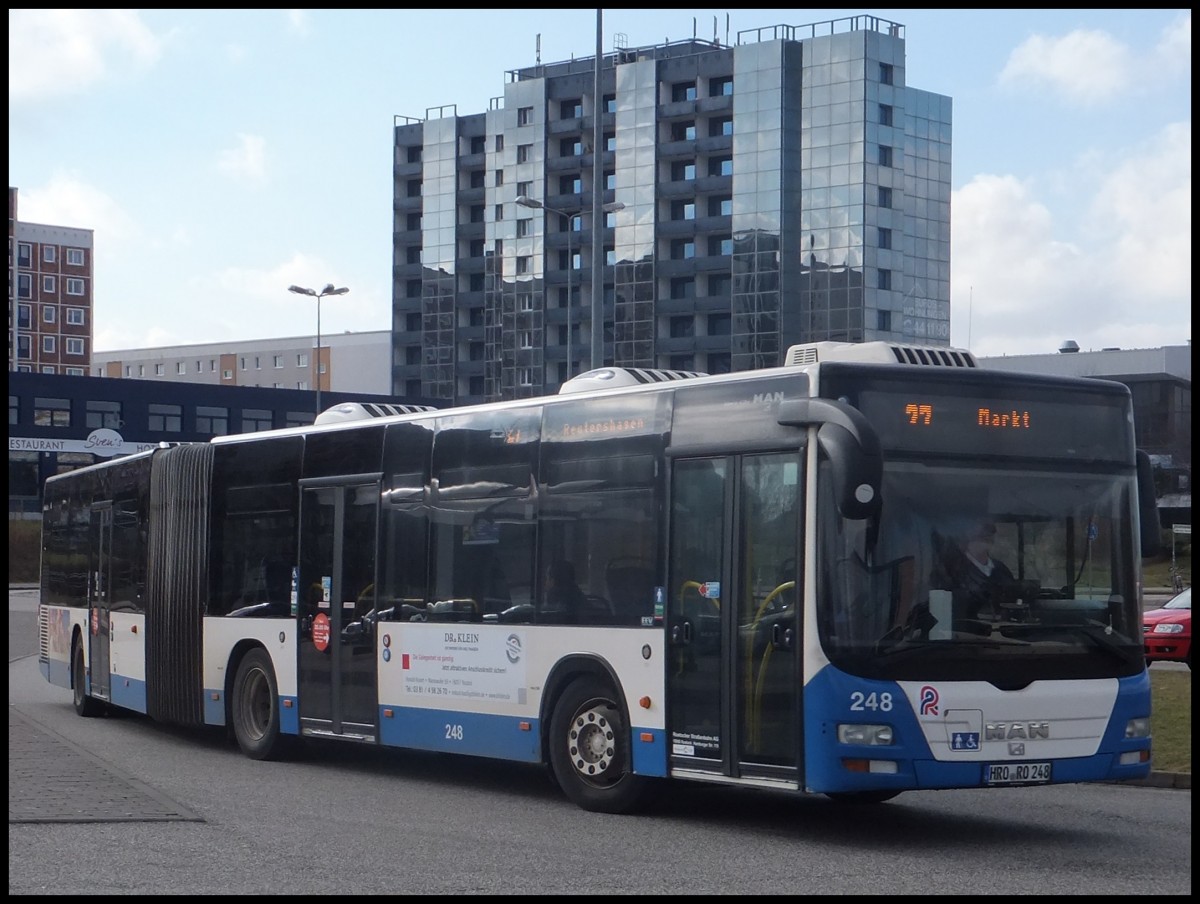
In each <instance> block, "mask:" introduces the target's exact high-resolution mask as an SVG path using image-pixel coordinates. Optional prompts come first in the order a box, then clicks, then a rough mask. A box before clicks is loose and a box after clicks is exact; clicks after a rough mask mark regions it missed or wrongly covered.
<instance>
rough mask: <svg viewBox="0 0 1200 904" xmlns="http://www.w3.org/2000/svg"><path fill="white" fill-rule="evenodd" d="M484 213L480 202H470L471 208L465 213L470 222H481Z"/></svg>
mask: <svg viewBox="0 0 1200 904" xmlns="http://www.w3.org/2000/svg"><path fill="white" fill-rule="evenodd" d="M483 214H484V206H483V205H482V204H472V205H471V210H470V212H469V213H468V214H467V216H468V217H469V218H470V222H472V223H482V222H483Z"/></svg>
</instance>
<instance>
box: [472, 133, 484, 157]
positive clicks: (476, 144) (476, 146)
mask: <svg viewBox="0 0 1200 904" xmlns="http://www.w3.org/2000/svg"><path fill="white" fill-rule="evenodd" d="M486 151H487V136H486V135H472V136H471V153H472V154H483V153H485V152H486Z"/></svg>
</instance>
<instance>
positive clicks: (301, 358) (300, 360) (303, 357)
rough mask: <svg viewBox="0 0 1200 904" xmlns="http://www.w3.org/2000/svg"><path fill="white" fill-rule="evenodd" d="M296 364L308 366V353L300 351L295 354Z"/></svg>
mask: <svg viewBox="0 0 1200 904" xmlns="http://www.w3.org/2000/svg"><path fill="white" fill-rule="evenodd" d="M296 366H297V367H308V354H307V353H306V352H300V353H299V354H297V355H296Z"/></svg>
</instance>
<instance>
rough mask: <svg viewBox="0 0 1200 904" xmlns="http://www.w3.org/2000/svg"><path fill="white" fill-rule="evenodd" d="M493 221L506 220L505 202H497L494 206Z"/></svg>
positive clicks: (501, 221)
mask: <svg viewBox="0 0 1200 904" xmlns="http://www.w3.org/2000/svg"><path fill="white" fill-rule="evenodd" d="M492 222H493V223H503V222H504V205H503V204H497V205H495V206H494V207H493V208H492Z"/></svg>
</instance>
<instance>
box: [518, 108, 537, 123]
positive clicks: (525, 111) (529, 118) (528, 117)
mask: <svg viewBox="0 0 1200 904" xmlns="http://www.w3.org/2000/svg"><path fill="white" fill-rule="evenodd" d="M531 122H533V107H517V125H519V126H527V125H529V124H530V123H531Z"/></svg>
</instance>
